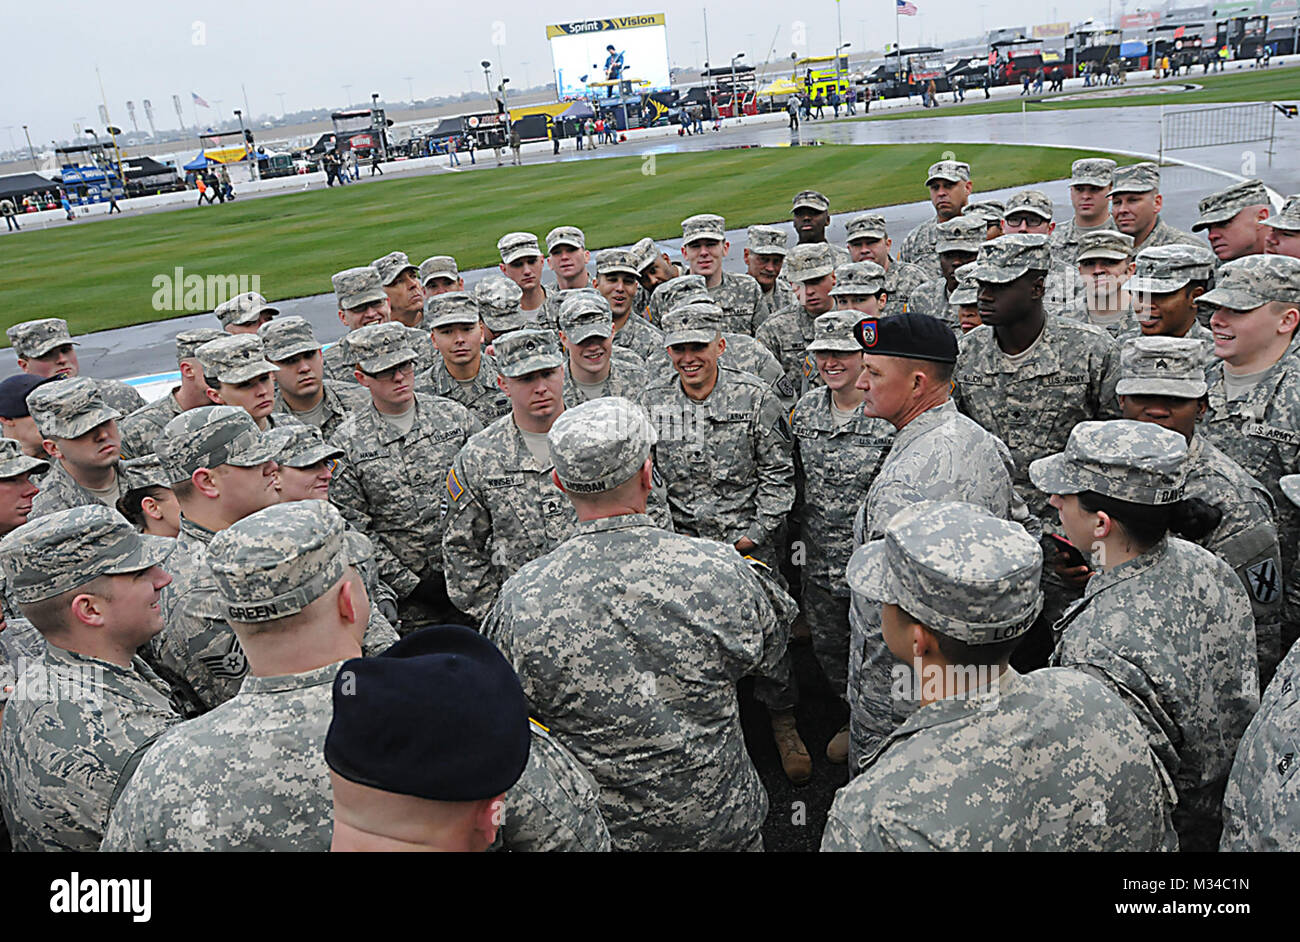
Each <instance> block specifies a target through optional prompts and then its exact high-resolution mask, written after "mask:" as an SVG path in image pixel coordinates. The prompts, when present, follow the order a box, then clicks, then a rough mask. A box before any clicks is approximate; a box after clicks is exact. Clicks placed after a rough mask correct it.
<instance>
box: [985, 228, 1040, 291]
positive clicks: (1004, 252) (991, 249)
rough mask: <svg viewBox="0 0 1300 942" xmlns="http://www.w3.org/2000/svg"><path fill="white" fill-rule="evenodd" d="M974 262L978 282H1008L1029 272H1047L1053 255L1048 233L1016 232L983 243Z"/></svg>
mask: <svg viewBox="0 0 1300 942" xmlns="http://www.w3.org/2000/svg"><path fill="white" fill-rule="evenodd" d="M975 261H976V265H977V266H978V267H977V268H976V269H975V279H976V280H977V281H991V282H994V283H996V284H1006V283H1007V282H1010V281H1015V280H1016V279H1017V278H1019V277H1020V276H1021V275H1023V274H1025V272H1028V271H1042V272H1045V271H1047V270H1048V268H1049V267H1050V266H1051V264H1052V257H1051V254H1050V253H1049V252H1048V250H1047V236H1045V235H1040V234H1038V233H1034V232H1013V233H1010V234H1008V235H1004V236H998V237H997V238H996V239H990V240H989V241H987V242H983V243H981V244H980V247H979V257H978V258H977V259H976V260H975Z"/></svg>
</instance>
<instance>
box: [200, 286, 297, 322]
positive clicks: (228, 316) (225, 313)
mask: <svg viewBox="0 0 1300 942" xmlns="http://www.w3.org/2000/svg"><path fill="white" fill-rule="evenodd" d="M268 311H269V312H270V313H272V314H279V313H280V309H279V308H277V307H272V306H271V305H270V304H268V303H267V301H266V298H264V297H263V296H262V295H260V294H258V293H257V292H256V291H245V292H244V293H243V294H237V295H235V296H234V297H233V298H231V299H230V300H229V301H226V302H225V303H224V304H218V305H217V307H216V308H215V309H214V310H213V312H212V313H213V314H215V315H216V316H217V320H219V321H221V326H222V327H229V326H230V325H232V324H255V323H257V320H258V318H260V317H261V316H262V314H263V313H265V312H268Z"/></svg>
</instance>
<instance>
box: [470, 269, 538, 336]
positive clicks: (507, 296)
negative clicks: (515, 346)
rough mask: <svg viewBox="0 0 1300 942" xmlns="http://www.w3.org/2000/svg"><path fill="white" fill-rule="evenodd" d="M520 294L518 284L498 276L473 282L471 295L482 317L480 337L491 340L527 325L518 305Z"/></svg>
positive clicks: (520, 298)
mask: <svg viewBox="0 0 1300 942" xmlns="http://www.w3.org/2000/svg"><path fill="white" fill-rule="evenodd" d="M523 296H524V293H523V292H522V291H520V290H519V285H517V284H515V283H514V282H513V281H511V280H510V279H509V278H502V277H500V276H491V275H489V276H488V277H487V278H484V279H483V280H482V281H480V282H479V283H478V284H476V285H475V286H474V290H473V291H471V292H470V297H471V298H473V299H474V303H475V304H477V305H478V313H479V318H480V319H481V320H482V321H483V338H484V339H485V340H486V341H488V342H489V343H491V342H492V341H494V340H496V339H497V338H498V337H504V336H505V335H506V334H508V333H510V332H511V331H512V330H520V329H521V328H524V327H527V326H528V325H529V323H530V322H529V319H528V316H527V315H525V314H524V313H523V312H522V311H521V310H520V309H519V304H520V302H521V301H522V299H523Z"/></svg>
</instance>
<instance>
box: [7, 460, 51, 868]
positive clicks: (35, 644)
mask: <svg viewBox="0 0 1300 942" xmlns="http://www.w3.org/2000/svg"><path fill="white" fill-rule="evenodd" d="M49 467H50V466H49V463H48V462H45V461H42V460H40V459H39V458H32V457H30V456H28V455H26V454H24V453H23V450H22V448H20V447H19V445H18V443H17V442H16V441H14V440H13V439H9V438H0V536H3V535H4V534H6V533H10V532H12V531H13V530H15V529H17V528H18V527H20V526H22V525H23V524H24V523H26V522H27V517H28V514H30V513H31V509H32V498H33V497H35V496H36V495H37V493H39V490H38V488H37V487H36V485H35V484H33V483H32V480H31V475H33V474H36V475H39V474H41V473H43V472H45V471H48V470H49ZM0 625H3V626H4V627H0V713H3V712H4V705H5V701H7V700H8V699H9V694H10V693H12V692H13V686H14V681H15V680H16V679H17V678H16V667H15V665H17V664H18V659H19V658H22V657H26V658H34V657H39V656H40V654H41V651H42V649H43V648H44V646H45V642H44V640H43V639H42V638H41V635H40V632H38V631H37V630H36V629H35V628H34V627H33V626H32V623H31V622H29V621H28V620H27V619H26V618H24V617H23V615H22V611H21V609H19V608H18V603H17V602H16V601H15V600H14V598H13V593H12V592H11V591H10V589H9V585H8V583H7V582H6V581H5V578H4V571H3V569H0ZM3 823H4V822H3V818H0V847H7V846H8V838H7V836H6V834H5V831H4V827H3Z"/></svg>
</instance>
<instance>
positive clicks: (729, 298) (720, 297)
mask: <svg viewBox="0 0 1300 942" xmlns="http://www.w3.org/2000/svg"><path fill="white" fill-rule="evenodd" d="M679 277H683V278H684V277H686V276H685V275H681V276H679ZM695 277H696V278H699V277H700V276H699V275H696V276H695ZM676 280H677V279H676V278H674V279H672V280H670V281H666V282H664V283H663V284H662V285H660V286H659V287H658V288H655V290H654V294H652V295H650V305H649V307H648V308H647V311H648V316H647V319H648V320H649V321H650V323H651V324H655V325H662V324H663V319H664V315H665V314H667V313H668V311H669V310H671V308H670V307H669V303H668V300H669V298H670V297H671V292H669V293H667V294H664V295H661V294H660V292H661V291H662V290H663V289H664V288H665V287H667V286H668V285H670V284H672V283H673V282H674V281H676ZM701 280H702V279H701ZM704 290H705V291H706V292H707V293H708V295H709V297H710V298H712V299H713V301H714V303H715V304H717V305H718V306H719V307H720V308H722V313H723V316H724V317H725V321H724V324H725V326H724V327H723V332H724V333H737V334H744V335H745V336H747V337H753V336H754V333H755V331H756V329H757V327H758V325H759V323H761V321H762V318H760V316H759V305H760V302H761V299H762V297H763V289H762V288H760V287H759V286H758V282H757V281H755V280H754V279H753V278H752V277H750V276H749V275H745V274H736V273H734V272H729V271H724V272H723V273H722V282H721V284H719V285H718V286H717V287H715V288H705V289H704Z"/></svg>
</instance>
